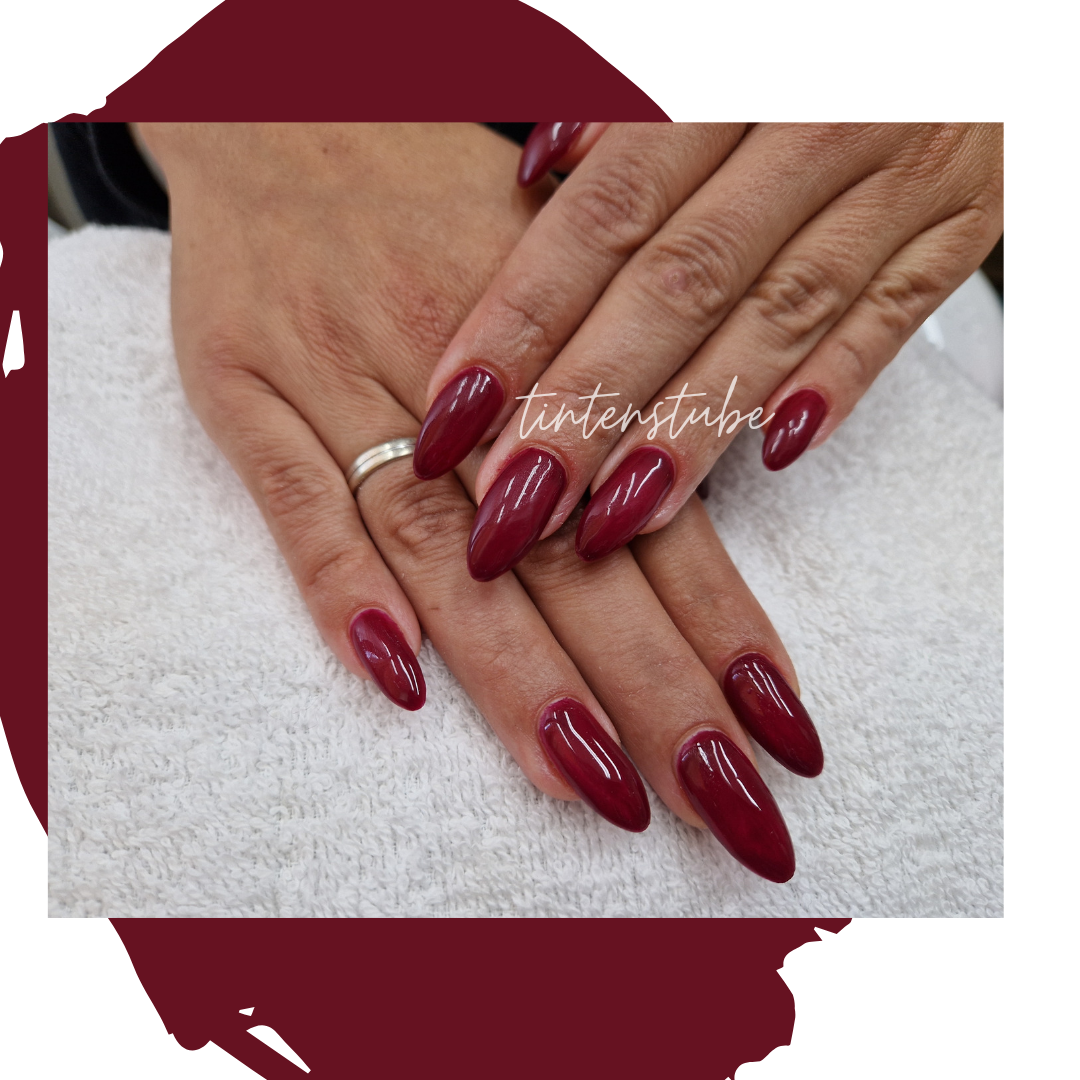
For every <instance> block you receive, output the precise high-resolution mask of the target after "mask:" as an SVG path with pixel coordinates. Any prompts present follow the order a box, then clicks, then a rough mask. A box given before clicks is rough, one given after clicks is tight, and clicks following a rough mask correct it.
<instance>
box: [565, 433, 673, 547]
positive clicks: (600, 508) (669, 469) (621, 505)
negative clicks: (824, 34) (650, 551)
mask: <svg viewBox="0 0 1080 1080" xmlns="http://www.w3.org/2000/svg"><path fill="white" fill-rule="evenodd" d="M674 481H675V462H674V461H672V460H671V455H670V454H669V453H668V452H667V451H666V450H660V449H658V448H657V447H655V446H642V447H641V448H640V449H638V450H634V451H633V452H632V453H630V454H627V455H626V457H625V458H623V460H622V461H620V462H619V465H618V467H617V468H616V469H615V471H614V472H613V473H612V474H611V475H610V476H609V477H608V478H607V479H606V480H605V481H604V482H603V484H601V485H600V490H599V491H598V492H597V493H596V494H595V495H594V496H593V497H592V498H591V499H590V500H589V505H588V506H587V507H586V508H585V513H584V514H582V515H581V520H580V521H579V522H578V530H577V553H578V555H580V556H581V557H582V558H583V559H584V560H585V561H586V562H592V561H593V560H594V559H602V558H603V557H604V556H605V555H608V554H610V553H611V552H612V551H614V550H615V549H616V548H620V547H622V546H623V544H627V543H629V542H630V541H631V540H633V538H634V537H635V536H637V534H638V533H639V532H640V531H641V529H642V527H643V526H644V525H645V523H646V522H647V521H648V520H649V518H651V517H652V516H653V514H654V513H656V508H657V507H658V506H659V505H660V502H661V500H662V499H663V498H664V496H665V495H666V494H667V493H668V492H669V491H670V490H671V485H672V484H673V483H674Z"/></svg>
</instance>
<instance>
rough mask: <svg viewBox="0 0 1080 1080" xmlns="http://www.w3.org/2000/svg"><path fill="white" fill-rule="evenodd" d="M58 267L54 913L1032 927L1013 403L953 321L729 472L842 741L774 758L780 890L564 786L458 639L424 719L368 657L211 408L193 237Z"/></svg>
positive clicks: (693, 834) (812, 683) (754, 443)
mask: <svg viewBox="0 0 1080 1080" xmlns="http://www.w3.org/2000/svg"><path fill="white" fill-rule="evenodd" d="M49 258H50V294H49V317H50V338H49V367H50V372H49V375H50V444H49V453H50V457H49V469H50V479H49V485H50V724H51V729H50V803H49V812H50V836H49V851H50V884H49V888H50V910H51V913H52V914H53V915H58V916H366V915H394V916H447V915H454V916H478V915H524V916H752V915H761V916H846V915H861V916H996V915H1000V914H1001V912H1002V821H1001V794H1002V777H1001V715H1002V708H1001V699H1002V685H1001V684H1002V650H1001V532H1002V530H1001V433H1002V430H1001V429H1002V416H1001V412H1000V410H999V409H998V408H997V407H996V406H995V405H994V404H993V403H992V402H991V401H989V400H987V399H986V398H984V397H982V396H981V395H980V394H979V393H978V392H977V391H976V390H975V388H974V387H973V385H972V384H971V383H970V382H969V381H968V380H967V379H966V378H965V377H964V376H963V375H962V374H961V373H960V372H959V370H958V369H957V368H956V367H955V366H954V365H952V364H951V363H950V362H949V360H948V359H947V357H946V356H945V355H944V353H943V352H942V350H941V348H940V347H939V346H940V345H941V340H940V337H941V335H940V334H938V335H937V339H938V340H937V344H935V342H934V340H932V338H934V335H926V334H919V335H916V337H915V338H914V339H913V340H912V342H911V343H910V344H909V345H908V346H907V347H906V348H905V349H904V352H903V354H902V356H901V357H900V358H898V359H897V360H896V361H895V362H894V363H893V364H892V365H891V366H890V367H889V368H888V369H887V370H886V371H885V373H884V374H883V375H882V376H881V377H880V378H879V379H878V381H877V383H876V384H875V386H874V387H873V388H872V389H871V391H870V392H869V393H868V394H867V396H866V398H865V400H864V401H863V402H862V403H861V404H860V405H859V407H858V408H857V409H856V410H855V412H854V414H853V415H852V416H851V417H850V418H849V419H848V420H847V421H846V422H845V423H844V425H843V426H842V427H841V429H840V430H839V431H838V432H837V434H836V435H834V436H833V438H832V439H831V440H830V441H829V442H828V443H827V444H826V445H825V446H824V447H823V448H821V449H819V450H815V451H813V452H811V453H809V454H807V455H806V457H805V458H803V459H802V460H800V461H799V462H798V463H797V464H796V465H795V466H794V467H792V468H790V469H788V470H786V471H785V472H782V473H778V474H772V473H769V472H767V471H766V470H765V469H763V468H762V466H761V464H760V458H759V446H760V436H755V435H747V434H745V433H744V434H743V435H742V436H740V438H739V439H738V440H737V441H736V443H735V445H734V446H733V447H732V448H731V449H730V450H729V451H728V453H727V454H725V455H724V457H723V458H721V460H720V462H719V463H718V465H717V467H716V469H715V470H714V472H713V477H712V492H713V493H712V497H711V499H710V501H709V510H710V513H711V514H712V517H713V520H714V521H715V523H716V526H717V528H718V530H719V532H720V535H721V536H722V537H723V539H724V541H725V543H726V544H727V546H728V548H729V550H730V552H731V554H732V557H733V558H734V559H735V561H736V563H737V565H738V566H739V567H740V569H741V570H742V573H743V575H744V576H745V578H746V580H747V582H748V583H749V585H750V586H751V588H752V589H753V590H754V591H755V593H756V594H757V596H758V597H759V599H760V600H761V602H762V604H763V605H764V607H765V609H766V610H767V611H768V612H769V614H770V616H771V617H772V619H773V621H774V623H775V624H776V627H777V629H778V630H779V632H780V634H781V636H782V637H783V639H784V641H785V643H786V645H787V648H788V650H789V652H790V654H791V657H792V659H793V661H794V663H795V665H796V667H797V669H798V671H799V677H800V680H801V683H802V686H803V694H804V700H805V702H806V704H807V707H808V709H809V711H810V714H811V716H812V717H813V718H814V721H815V723H816V724H817V727H818V729H819V731H820V733H821V737H822V742H823V744H824V747H825V756H826V768H825V772H824V774H823V775H822V776H821V777H819V778H818V779H815V780H805V779H801V778H799V777H796V776H793V775H791V774H789V773H787V772H786V771H785V770H784V769H783V768H781V767H780V766H779V765H776V764H775V763H774V762H772V761H771V759H769V758H768V757H767V756H766V755H764V754H761V759H762V769H763V774H764V777H765V779H766V781H767V783H768V784H769V786H770V787H771V789H772V791H773V793H774V794H775V796H776V799H777V802H778V803H779V805H780V807H781V809H782V811H783V813H784V816H785V818H786V820H787V823H788V826H789V828H790V831H791V834H792V839H793V841H794V844H795V850H796V855H797V859H798V869H797V871H796V874H795V877H794V878H793V879H792V881H790V882H789V883H787V884H785V885H775V884H772V883H770V882H767V881H764V880H762V879H761V878H759V877H757V876H755V875H754V874H752V873H750V872H749V871H747V870H745V869H743V868H742V867H741V866H739V865H738V864H736V863H735V862H734V861H733V860H732V859H731V858H730V857H729V856H728V855H727V854H726V853H725V852H724V851H723V849H722V848H721V847H720V846H719V845H718V844H717V843H716V841H715V840H713V839H712V837H711V836H710V835H709V834H708V833H706V832H699V831H697V830H695V829H692V828H689V827H688V826H686V825H684V824H682V823H681V822H680V821H678V820H677V819H676V818H675V817H674V815H672V814H671V813H670V812H669V811H668V810H667V809H666V808H665V807H664V806H663V805H662V804H661V803H660V802H659V801H658V800H656V799H655V798H654V799H653V823H652V826H651V827H650V828H649V830H648V831H647V832H645V833H643V834H641V835H631V834H629V833H625V832H622V831H620V830H619V829H617V828H615V827H614V826H611V825H609V824H607V823H606V822H604V821H602V820H601V819H600V818H599V817H597V815H596V814H594V813H593V812H592V811H591V810H589V809H588V808H587V807H585V806H584V805H583V804H581V803H563V802H559V801H556V800H553V799H550V798H547V797H546V796H543V795H541V794H540V793H539V792H537V791H536V790H534V789H533V788H532V787H531V785H530V784H529V783H528V782H527V781H526V780H525V779H524V777H523V776H522V775H521V773H520V772H519V771H518V769H517V767H516V766H515V764H514V763H513V761H512V760H511V758H510V756H509V755H508V754H507V753H506V751H504V750H503V749H502V747H501V745H500V744H499V742H498V740H497V739H496V738H495V737H494V735H493V734H492V733H491V731H490V730H489V729H488V727H487V725H486V723H485V722H484V720H483V718H482V717H481V716H480V714H479V713H478V712H477V710H476V708H475V707H474V706H473V705H472V703H471V702H470V701H469V699H468V698H467V697H466V695H465V694H464V692H463V691H462V689H461V687H460V686H459V685H458V683H457V681H456V680H455V679H454V678H453V676H452V675H451V674H450V673H449V672H448V670H447V669H446V667H445V665H444V664H443V663H442V661H441V660H440V658H439V657H438V655H437V654H436V653H435V652H434V651H433V650H432V649H431V647H430V645H427V644H425V646H424V648H423V650H422V653H421V657H420V659H421V663H422V664H423V667H424V671H425V672H426V674H427V679H428V704H427V705H426V707H425V708H424V709H423V710H422V711H420V712H418V713H403V712H402V711H401V710H399V709H397V708H396V707H394V706H393V705H391V704H390V703H389V702H388V701H386V700H385V699H384V698H383V697H382V696H381V695H380V693H379V692H378V691H377V690H376V689H375V688H374V687H373V686H372V685H371V684H368V683H364V682H361V681H359V680H357V679H356V678H354V677H353V676H351V675H350V674H348V673H347V672H346V671H345V670H344V669H343V668H342V667H341V666H340V664H339V663H338V662H337V661H336V659H335V658H334V657H333V656H332V655H331V653H330V651H329V650H328V649H327V647H326V646H325V645H324V644H323V642H322V640H321V639H320V637H319V635H318V634H317V632H316V630H315V628H314V626H313V625H312V622H311V620H310V618H309V617H308V614H307V612H306V609H305V608H304V606H303V604H302V603H301V601H300V598H299V596H298V594H297V591H296V588H295V587H294V585H293V582H292V580H291V578H290V576H289V573H288V571H287V569H286V567H285V564H284V562H283V560H282V558H281V556H280V555H279V554H278V552H277V549H276V548H275V546H274V543H273V541H272V540H271V538H270V536H269V534H268V532H267V530H266V527H265V526H264V524H263V522H262V519H261V517H260V515H259V513H258V511H257V510H256V508H255V506H254V504H253V503H252V501H251V499H250V498H249V497H248V495H247V493H246V492H245V490H244V488H243V487H242V485H241V484H240V481H239V480H238V479H237V478H236V476H235V475H234V474H233V472H232V470H231V469H230V467H229V465H228V464H227V463H226V461H225V460H224V459H223V458H222V456H221V455H220V453H219V452H218V451H217V449H216V448H215V447H214V446H213V444H212V443H211V442H210V440H209V439H208V438H207V437H206V435H205V434H204V433H203V431H202V429H201V428H200V426H199V423H198V421H197V420H196V419H195V417H194V416H193V415H192V413H191V412H190V410H189V409H188V407H187V405H186V403H185V401H184V397H183V394H182V392H181V388H180V383H179V379H178V376H177V372H176V367H175V361H174V358H173V351H172V344H171V339H170V329H169V309H168V286H169V238H168V237H167V236H166V235H164V234H161V233H156V232H150V231H143V230H135V229H101V228H87V229H84V230H82V231H80V232H77V233H74V234H72V235H70V236H67V237H64V238H61V239H58V240H54V241H52V243H51V244H50V248H49Z"/></svg>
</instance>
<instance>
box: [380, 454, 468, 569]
mask: <svg viewBox="0 0 1080 1080" xmlns="http://www.w3.org/2000/svg"><path fill="white" fill-rule="evenodd" d="M380 472H381V473H382V474H383V475H382V476H374V477H372V478H371V480H370V481H368V483H366V484H365V485H364V487H363V488H361V491H362V493H363V495H364V497H365V503H364V505H365V509H367V508H368V502H367V498H368V497H370V499H371V500H372V505H371V510H372V513H371V515H370V517H367V516H365V520H369V521H370V522H371V526H370V527H371V528H372V529H373V530H374V531H375V532H376V533H377V535H378V538H379V542H380V546H381V545H386V546H388V547H389V548H392V549H393V550H394V552H395V553H397V554H399V555H402V556H404V557H406V558H409V559H417V558H420V557H422V558H423V559H424V560H425V562H428V561H430V560H437V559H438V558H439V555H440V552H441V553H443V554H444V555H445V557H451V556H453V557H456V558H458V559H460V558H461V553H462V551H463V550H464V544H465V541H466V539H467V537H468V535H469V529H470V527H471V524H472V516H473V514H472V508H471V506H470V505H469V503H468V501H467V500H466V499H465V498H464V497H463V496H462V494H461V492H460V490H459V489H458V487H457V485H456V483H454V482H452V481H450V482H444V481H443V480H431V481H426V482H421V481H418V480H416V479H414V478H413V476H412V475H411V473H410V474H408V475H406V474H405V472H404V470H403V469H399V470H397V474H399V475H395V474H390V473H389V472H388V470H386V469H382V470H380ZM380 481H381V482H380ZM368 489H371V490H370V491H369V490H368Z"/></svg>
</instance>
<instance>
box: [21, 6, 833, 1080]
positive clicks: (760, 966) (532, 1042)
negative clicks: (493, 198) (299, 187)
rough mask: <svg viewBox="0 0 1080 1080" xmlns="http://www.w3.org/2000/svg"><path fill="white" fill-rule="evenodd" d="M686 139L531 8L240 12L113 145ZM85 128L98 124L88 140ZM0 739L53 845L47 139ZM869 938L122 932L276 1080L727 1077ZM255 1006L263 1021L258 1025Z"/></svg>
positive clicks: (223, 1039)
mask: <svg viewBox="0 0 1080 1080" xmlns="http://www.w3.org/2000/svg"><path fill="white" fill-rule="evenodd" d="M558 115H564V116H595V117H604V118H610V119H622V120H665V119H667V118H666V117H665V116H664V114H663V112H662V111H661V110H660V108H659V107H658V106H657V105H656V104H655V103H654V102H653V101H651V100H650V99H649V98H648V97H647V96H646V95H645V94H644V93H642V91H641V90H639V89H638V88H637V87H636V86H634V85H633V83H631V82H630V81H629V80H628V79H627V78H626V77H625V76H623V75H622V74H620V73H619V72H618V71H616V70H615V68H613V67H612V66H611V65H610V64H608V63H607V61H605V60H604V59H603V58H602V57H600V56H598V55H597V54H596V53H595V52H594V51H593V50H592V49H590V48H589V47H588V46H587V45H585V44H584V42H582V41H581V40H580V39H578V38H577V37H575V36H574V35H573V34H571V33H570V32H569V31H568V30H566V29H565V27H562V26H560V25H559V24H558V23H556V22H553V21H552V20H551V19H549V18H548V17H547V16H545V15H542V14H540V13H539V12H537V11H534V10H533V9H532V8H529V7H527V6H525V5H524V4H520V3H516V2H514V0H472V2H469V3H459V4H451V3H446V2H442V3H437V2H432V0H414V2H411V3H395V4H393V5H383V4H364V3H343V2H340V0H309V2H305V3H303V4H295V3H282V2H277V3H274V2H255V0H226V2H225V3H223V4H221V5H220V6H219V7H217V8H216V9H215V10H214V11H212V12H211V13H210V14H209V15H207V16H206V17H205V18H204V19H202V20H201V21H200V22H199V23H197V24H196V25H195V26H194V27H192V29H191V30H189V31H188V32H187V33H186V34H184V35H183V36H182V37H180V38H178V39H177V40H176V41H175V42H174V43H173V44H171V45H169V46H168V47H167V48H166V49H164V50H163V51H162V52H161V53H160V54H159V55H158V56H157V57H156V58H155V59H154V60H153V61H152V62H151V63H150V64H149V65H147V67H146V68H144V69H143V70H142V71H140V72H139V73H138V74H137V75H136V76H134V77H133V78H132V79H130V80H129V81H128V82H127V83H125V84H124V85H123V86H121V87H120V88H119V89H117V90H116V91H115V92H114V93H112V94H110V95H109V97H108V99H107V101H106V104H105V106H104V107H103V108H102V109H101V110H99V111H98V112H96V113H94V114H93V115H92V116H91V117H90V119H93V120H120V121H126V120H135V119H144V120H149V119H154V120H169V119H173V120H196V119H199V120H312V119H319V120H469V119H476V118H477V117H487V118H489V119H494V118H498V117H502V118H503V119H508V118H512V117H525V116H533V117H537V118H540V117H547V118H548V119H551V118H553V117H555V116H558ZM69 119H80V118H78V117H70V118H69ZM0 178H2V183H3V197H2V198H0V243H2V244H3V247H4V259H3V263H2V265H0V325H2V326H3V327H4V328H6V327H7V324H8V321H9V319H10V313H11V311H12V310H14V309H18V310H19V311H20V312H21V315H22V326H23V334H24V341H25V349H26V366H25V368H23V369H22V370H20V371H16V372H12V373H11V375H10V376H9V377H8V378H7V379H5V380H3V383H2V385H0V453H2V454H3V459H2V460H3V469H2V471H0V477H2V479H0V485H2V487H0V498H2V505H3V513H4V526H3V529H2V530H0V545H2V546H0V559H2V566H3V572H4V592H3V604H4V619H3V624H2V626H0V634H2V638H0V649H2V653H0V655H2V657H3V660H2V663H3V678H2V679H0V716H2V718H3V723H4V730H5V733H6V735H7V739H8V743H9V746H10V748H11V752H12V756H13V758H14V760H15V765H16V768H17V770H18V773H19V778H20V780H21V782H22V785H23V788H24V790H25V791H26V794H27V797H28V798H29V800H30V803H31V805H32V806H33V808H34V811H35V813H36V814H37V816H38V818H39V820H40V821H41V822H42V825H45V823H46V813H47V804H46V782H47V774H46V768H47V766H46V752H45V751H46V720H47V700H46V686H47V672H46V653H45V648H44V646H45V640H46V632H47V627H46V618H47V614H46V604H45V602H44V601H45V598H46V586H47V564H46V544H47V525H46V522H47V506H46V487H47V475H46V462H47V447H46V420H47V387H46V366H45V365H46V350H47V346H46V290H47V281H46V271H47V247H46V237H45V222H44V220H43V219H44V216H45V214H44V211H45V208H46V138H45V129H44V127H40V128H36V129H35V130H33V131H31V132H28V133H27V134H26V135H23V136H20V137H19V138H13V139H7V140H5V141H4V142H3V143H2V144H0ZM848 921H849V920H847V919H731V920H725V919H716V920H679V919H669V920H630V921H626V920H573V919H570V920H464V921H462V920H359V919H358V920H321V919H308V920H304V919H279V920H274V919H250V920H246V919H242V920H218V919H165V920H152V919H115V920H113V925H114V926H115V927H116V930H117V932H118V933H119V935H120V937H121V938H122V940H123V942H124V945H125V946H126V948H127V950H128V953H129V955H130V957H131V959H132V962H133V964H134V965H135V969H136V971H137V973H138V975H139V978H140V979H141V980H142V983H143V986H144V987H145V988H146V991H147V993H148V994H149V995H150V998H151V1000H152V1001H153V1002H154V1005H155V1006H156V1007H157V1009H158V1012H159V1013H160V1015H161V1017H162V1020H163V1021H164V1023H165V1026H166V1028H167V1029H168V1030H169V1031H170V1032H173V1033H174V1034H175V1035H176V1037H177V1039H178V1041H179V1042H180V1043H181V1044H182V1045H183V1046H186V1047H188V1048H191V1049H194V1048H197V1047H199V1046H202V1045H204V1044H205V1043H206V1042H207V1041H208V1040H212V1041H213V1042H215V1043H217V1044H218V1045H219V1046H221V1047H222V1048H223V1049H225V1050H227V1051H228V1052H229V1053H231V1054H233V1055H234V1056H235V1057H237V1058H238V1059H240V1060H241V1061H243V1062H244V1063H245V1064H247V1065H248V1066H250V1067H251V1068H252V1069H254V1070H255V1071H256V1072H257V1073H259V1074H260V1075H261V1076H264V1077H266V1078H267V1080H277V1078H286V1077H298V1076H303V1075H304V1074H303V1073H302V1072H301V1071H300V1070H299V1069H297V1068H296V1067H295V1066H293V1065H291V1064H290V1063H289V1062H288V1061H286V1060H285V1059H284V1058H282V1057H281V1056H280V1055H278V1054H277V1053H276V1052H275V1051H273V1050H270V1049H269V1048H268V1047H266V1046H265V1045H264V1044H262V1043H261V1042H259V1041H258V1040H257V1039H256V1038H255V1037H254V1036H252V1035H249V1034H248V1033H247V1029H248V1028H250V1027H252V1026H254V1025H259V1024H266V1025H269V1026H270V1027H273V1028H274V1029H275V1030H276V1031H277V1032H278V1033H279V1034H280V1035H281V1036H282V1037H283V1038H284V1039H285V1041H286V1042H288V1043H289V1045H290V1046H292V1047H293V1049H295V1050H296V1051H297V1053H298V1054H300V1056H301V1057H302V1058H303V1059H304V1061H305V1062H306V1063H307V1064H308V1065H309V1066H310V1068H311V1076H312V1077H315V1078H323V1077H335V1078H336V1077H346V1076H350V1077H351V1076H360V1075H362V1074H366V1075H374V1076H393V1077H406V1078H408V1077H419V1076H429V1075H452V1074H453V1073H455V1072H458V1071H461V1072H467V1073H468V1074H469V1075H470V1076H472V1077H475V1078H477V1080H486V1078H488V1077H491V1078H493V1080H494V1078H495V1077H498V1078H499V1080H503V1078H505V1077H506V1076H513V1077H517V1078H522V1080H531V1078H532V1077H537V1078H539V1077H541V1076H542V1077H544V1078H545V1080H546V1078H547V1077H549V1076H551V1075H552V1074H558V1075H561V1076H566V1077H582V1078H584V1077H589V1078H590V1080H592V1078H596V1077H608V1076H620V1077H624V1078H627V1080H633V1078H637V1077H641V1078H646V1077H648V1078H650V1080H653V1078H655V1077H657V1076H663V1075H667V1074H668V1073H670V1072H673V1071H675V1072H678V1073H680V1074H685V1075H694V1076H702V1077H714V1078H716V1080H722V1078H725V1077H728V1076H731V1075H732V1074H733V1073H734V1071H735V1070H736V1069H737V1068H738V1066H739V1065H740V1064H742V1063H743V1062H746V1061H756V1060H760V1059H761V1058H762V1057H764V1056H765V1055H767V1054H768V1053H769V1052H770V1051H771V1050H772V1049H773V1048H774V1047H776V1046H778V1045H782V1044H786V1043H787V1042H789V1041H790V1038H791V1032H792V1027H793V1024H794V1019H795V1010H794V1004H793V1001H792V998H791V994H790V992H789V991H788V989H787V986H786V985H785V984H784V982H783V981H782V980H781V979H780V977H779V975H778V974H777V968H778V967H779V966H780V965H781V964H782V963H783V959H784V957H785V955H786V954H787V953H788V952H790V951H791V950H792V949H794V948H797V947H798V946H799V945H802V944H804V943H805V942H807V941H813V940H815V939H816V938H817V935H816V933H815V929H814V928H815V927H824V928H826V929H828V930H831V931H834V932H835V931H838V930H839V929H840V928H841V927H843V926H844V925H846V924H847V922H848ZM252 1006H254V1012H253V1014H252V1015H251V1016H250V1017H248V1016H244V1015H242V1014H240V1012H239V1010H240V1009H242V1008H250V1007H252Z"/></svg>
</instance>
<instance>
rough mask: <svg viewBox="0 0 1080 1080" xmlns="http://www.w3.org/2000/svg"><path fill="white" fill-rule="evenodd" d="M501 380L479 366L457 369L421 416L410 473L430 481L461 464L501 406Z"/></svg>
mask: <svg viewBox="0 0 1080 1080" xmlns="http://www.w3.org/2000/svg"><path fill="white" fill-rule="evenodd" d="M505 397H506V395H505V394H504V393H503V388H502V383H500V382H499V380H498V379H496V378H495V376H494V375H492V374H491V372H490V371H487V370H486V369H484V368H482V367H470V368H466V369H465V370H464V371H460V372H458V374H457V375H455V376H454V377H453V378H452V379H451V380H450V381H449V382H448V383H447V384H446V385H445V386H444V387H443V388H442V390H440V391H439V396H438V397H437V398H436V399H435V400H434V401H433V402H432V403H431V408H430V409H428V414H427V416H426V417H424V426H423V427H422V428H421V429H420V435H419V436H418V438H417V440H416V449H415V450H414V451H413V472H414V473H415V474H416V475H417V476H418V477H419V478H420V479H421V480H434V479H435V477H436V476H442V474H443V473H446V472H449V471H450V470H451V469H452V468H453V467H454V466H455V465H459V464H461V462H463V461H464V460H465V459H466V458H467V457H468V456H469V452H470V451H471V450H472V449H473V447H474V446H476V444H477V443H478V442H479V441H480V439H481V438H482V436H483V434H484V432H485V431H487V429H488V426H489V425H490V424H491V421H492V420H494V419H495V416H496V414H497V413H498V411H499V410H500V409H501V408H502V403H503V401H504V400H505Z"/></svg>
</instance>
